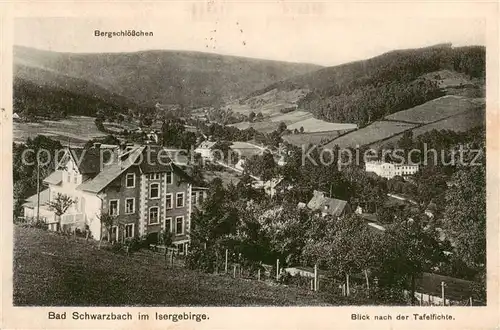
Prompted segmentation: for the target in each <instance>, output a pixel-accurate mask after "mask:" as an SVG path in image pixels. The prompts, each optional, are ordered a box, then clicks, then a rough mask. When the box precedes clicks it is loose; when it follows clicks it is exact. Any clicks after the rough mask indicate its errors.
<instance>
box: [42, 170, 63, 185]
mask: <svg viewBox="0 0 500 330" xmlns="http://www.w3.org/2000/svg"><path fill="white" fill-rule="evenodd" d="M43 182H44V183H48V184H52V185H58V184H60V183H61V182H62V171H60V170H56V171H55V172H52V173H51V174H50V175H49V176H48V177H46V178H45V179H43Z"/></svg>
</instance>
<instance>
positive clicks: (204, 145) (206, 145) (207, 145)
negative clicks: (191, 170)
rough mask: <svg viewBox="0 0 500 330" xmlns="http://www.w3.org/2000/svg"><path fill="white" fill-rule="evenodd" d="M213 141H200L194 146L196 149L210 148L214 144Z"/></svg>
mask: <svg viewBox="0 0 500 330" xmlns="http://www.w3.org/2000/svg"><path fill="white" fill-rule="evenodd" d="M215 143H216V142H215V141H207V140H205V141H203V142H202V143H200V145H199V146H198V147H197V148H196V149H198V148H199V149H210V148H212V147H213V146H214V145H215Z"/></svg>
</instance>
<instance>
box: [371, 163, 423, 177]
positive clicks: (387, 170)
mask: <svg viewBox="0 0 500 330" xmlns="http://www.w3.org/2000/svg"><path fill="white" fill-rule="evenodd" d="M365 171H366V172H372V173H375V174H377V175H378V176H380V177H383V178H386V179H392V178H394V177H395V176H402V177H407V176H410V175H413V174H415V173H417V172H418V165H409V164H392V163H387V162H382V161H368V162H366V163H365Z"/></svg>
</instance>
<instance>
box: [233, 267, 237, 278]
mask: <svg viewBox="0 0 500 330" xmlns="http://www.w3.org/2000/svg"><path fill="white" fill-rule="evenodd" d="M233 278H236V264H234V265H233Z"/></svg>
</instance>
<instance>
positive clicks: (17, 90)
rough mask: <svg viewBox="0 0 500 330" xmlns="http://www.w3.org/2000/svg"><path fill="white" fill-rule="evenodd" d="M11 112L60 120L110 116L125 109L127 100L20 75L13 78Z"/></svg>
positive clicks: (26, 118)
mask: <svg viewBox="0 0 500 330" xmlns="http://www.w3.org/2000/svg"><path fill="white" fill-rule="evenodd" d="M13 93H14V111H15V112H16V113H18V114H19V115H22V117H23V118H24V119H25V120H28V121H30V120H34V119H36V118H48V119H61V118H64V117H66V116H67V115H79V116H95V115H96V114H97V113H98V112H100V111H101V112H103V113H106V115H107V116H113V114H115V113H119V112H124V111H126V110H127V106H128V105H129V104H128V103H120V102H117V99H116V98H115V99H103V98H101V97H99V96H97V95H95V94H88V95H85V94H77V93H75V92H73V91H71V90H68V89H63V88H60V87H57V86H48V85H40V84H36V83H33V82H31V81H28V80H25V79H23V78H15V79H14V92H13Z"/></svg>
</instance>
